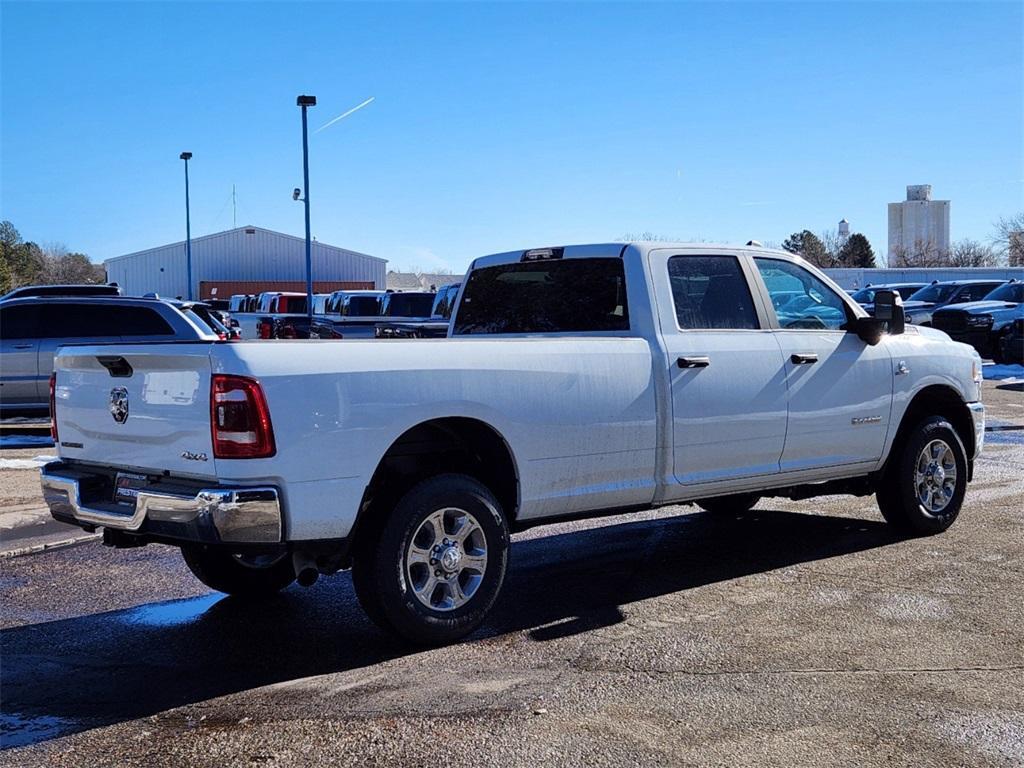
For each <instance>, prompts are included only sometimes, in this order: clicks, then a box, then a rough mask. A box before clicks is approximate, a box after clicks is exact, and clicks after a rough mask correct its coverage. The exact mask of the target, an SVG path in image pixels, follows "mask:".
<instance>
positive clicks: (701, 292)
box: [668, 256, 760, 331]
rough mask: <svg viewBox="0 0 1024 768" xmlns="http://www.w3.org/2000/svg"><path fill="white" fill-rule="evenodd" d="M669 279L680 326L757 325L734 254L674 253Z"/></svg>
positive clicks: (669, 261) (687, 328)
mask: <svg viewBox="0 0 1024 768" xmlns="http://www.w3.org/2000/svg"><path fill="white" fill-rule="evenodd" d="M668 279H669V283H670V284H671V285H672V301H673V302H674V303H675V307H676V322H678V324H679V327H680V328H681V329H682V330H684V331H691V330H700V329H756V328H758V327H760V325H759V323H758V322H757V313H756V312H755V311H754V300H753V299H752V298H751V296H750V288H749V286H748V285H747V280H746V278H745V277H744V276H743V272H742V270H741V269H740V263H739V261H738V260H737V259H736V257H735V256H673V257H672V258H670V259H669V260H668Z"/></svg>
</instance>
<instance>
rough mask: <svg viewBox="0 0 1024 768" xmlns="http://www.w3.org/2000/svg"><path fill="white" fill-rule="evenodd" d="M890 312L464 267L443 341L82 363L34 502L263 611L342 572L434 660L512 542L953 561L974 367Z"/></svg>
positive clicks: (495, 574) (596, 261) (539, 258)
mask: <svg viewBox="0 0 1024 768" xmlns="http://www.w3.org/2000/svg"><path fill="white" fill-rule="evenodd" d="M794 291H799V292H801V293H803V294H806V295H807V296H808V297H809V299H810V301H808V302H801V304H803V307H802V308H801V309H800V310H798V311H793V312H789V313H786V312H783V311H782V310H779V311H777V310H776V309H775V308H774V307H775V302H773V300H772V298H773V295H775V294H780V293H787V294H792V293H793V292H794ZM875 301H876V317H874V318H872V317H868V316H867V314H866V313H865V312H864V310H863V309H861V308H860V307H859V306H858V305H857V304H855V303H854V302H852V301H851V300H850V299H849V298H848V297H847V296H846V294H845V293H844V292H843V291H842V290H841V289H840V288H838V287H837V286H836V285H835V284H834V283H832V282H831V281H830V280H829V279H828V278H827V277H825V276H824V275H823V274H822V273H821V272H819V271H818V270H816V269H814V268H813V267H811V266H809V265H808V264H806V263H805V262H804V261H802V260H801V259H799V258H797V257H795V256H792V255H790V254H788V253H783V252H779V251H772V250H765V249H762V248H753V247H728V246H710V245H704V244H698V245H694V244H688V245H674V244H662V243H657V244H652V243H637V244H629V245H623V244H621V243H619V244H608V245H587V246H573V247H565V248H545V249H535V250H529V251H515V252H511V253H502V254H497V255H493V256H487V257H484V258H480V259H477V260H476V261H475V262H474V263H473V264H472V265H471V268H470V270H469V272H468V273H467V276H466V279H465V280H464V282H463V285H462V289H461V291H460V293H459V297H458V302H457V307H456V310H455V313H454V316H453V320H452V326H451V330H450V332H449V337H448V338H447V339H437V340H408V341H392V342H388V343H382V342H376V341H339V342H332V343H327V342H317V341H298V342H296V341H290V342H264V343H245V342H242V343H218V342H208V343H182V344H124V343H121V344H109V345H97V346H84V347H83V346H79V347H67V348H64V349H63V350H62V351H61V352H60V353H59V355H58V357H57V361H56V374H55V378H54V381H53V382H52V390H53V395H52V396H53V403H54V408H53V413H54V414H55V416H54V419H55V421H54V430H55V439H56V441H57V445H58V446H59V454H60V460H59V461H57V462H55V463H51V464H48V465H47V466H46V467H45V469H44V470H43V473H42V483H43V488H44V491H45V496H46V499H47V502H48V504H49V506H50V509H51V511H52V514H53V516H54V517H56V518H57V519H58V520H62V521H65V522H68V523H71V524H74V525H78V526H81V527H84V528H87V529H93V528H96V527H102V528H103V529H104V537H105V541H106V543H107V544H110V545H113V546H124V547H128V546H138V545H141V544H146V543H150V542H158V543H165V544H171V545H174V546H179V547H181V549H182V552H183V555H184V558H185V562H186V563H187V564H188V566H189V568H191V570H192V571H193V572H194V573H195V575H196V576H197V577H198V578H199V579H201V580H202V581H203V582H204V583H205V584H207V585H209V586H210V587H212V588H213V589H216V590H221V591H224V592H227V593H231V594H235V595H243V596H247V597H248V598H250V599H252V598H258V597H260V596H262V595H266V594H269V593H272V592H275V591H277V590H280V589H282V588H284V587H286V586H288V585H289V584H291V583H292V582H293V581H295V580H296V579H297V580H298V581H299V583H301V584H306V585H308V584H310V583H312V582H313V581H315V580H316V578H317V576H318V575H319V574H328V573H333V572H335V571H338V570H340V569H343V568H349V567H351V568H352V569H353V579H354V583H355V587H356V590H357V594H358V597H359V600H360V602H361V603H362V605H363V606H364V608H365V609H366V611H367V613H368V614H369V615H370V616H371V617H372V618H373V619H374V620H375V621H376V622H377V623H378V624H380V625H381V626H382V627H384V628H386V629H388V630H391V631H393V632H396V633H398V634H399V635H401V636H403V637H405V638H407V639H409V640H412V641H415V642H419V643H443V642H448V641H451V640H454V639H456V638H458V637H460V636H462V635H465V634H466V633H468V632H470V631H472V630H473V629H474V628H476V627H477V626H478V625H480V623H481V622H482V621H483V619H484V617H485V615H486V614H487V612H488V610H489V609H490V608H491V606H492V605H493V604H494V601H495V599H496V598H497V596H498V593H499V590H500V589H501V585H502V580H503V578H504V575H505V570H506V566H507V562H508V554H509V534H510V532H514V531H516V530H520V529H523V528H525V527H528V526H531V525H535V524H538V523H545V522H551V521H555V520H558V519H564V518H567V517H570V516H576V517H579V516H586V515H600V514H609V513H615V512H623V511H627V510H636V509H644V508H650V507H653V506H659V505H668V504H680V503H697V504H699V505H700V506H701V507H702V508H704V509H705V510H708V511H709V512H710V513H737V512H743V511H746V510H748V509H750V508H751V507H752V506H753V505H754V504H755V503H757V501H758V499H760V498H761V497H769V496H785V497H789V498H796V499H800V498H809V497H812V496H816V495H823V494H835V493H846V494H856V495H868V494H872V493H874V494H876V495H877V497H878V504H879V507H880V508H881V512H882V514H883V515H884V516H885V518H886V519H887V520H888V521H889V522H890V523H891V524H893V525H894V526H897V527H898V528H899V529H901V530H903V531H906V532H908V533H911V534H930V533H938V532H940V531H943V530H945V529H946V528H947V527H949V526H950V525H951V524H952V523H953V521H954V520H955V519H956V517H957V515H958V514H959V512H960V509H961V505H962V503H963V500H964V493H965V491H966V487H967V482H968V480H970V478H971V473H972V469H973V462H974V459H975V457H976V456H977V454H978V452H979V451H980V450H981V446H982V439H983V435H984V408H983V407H982V405H981V402H980V383H981V360H980V358H979V357H978V355H977V354H976V353H975V352H974V350H973V349H972V348H971V347H968V346H966V345H964V344H959V343H955V342H952V341H950V339H949V338H948V337H947V336H945V335H944V334H943V333H941V332H939V331H935V330H932V329H927V328H917V327H914V326H907V327H905V328H904V324H903V314H902V306H901V305H900V302H899V299H898V298H897V297H896V296H895V295H893V294H891V293H887V292H880V293H879V295H878V296H877V297H876V299H875Z"/></svg>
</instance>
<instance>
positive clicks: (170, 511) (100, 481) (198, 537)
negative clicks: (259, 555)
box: [42, 461, 282, 544]
mask: <svg viewBox="0 0 1024 768" xmlns="http://www.w3.org/2000/svg"><path fill="white" fill-rule="evenodd" d="M109 480H110V478H109V475H105V474H103V473H98V472H91V471H89V470H88V469H84V468H79V467H77V466H71V465H68V464H65V463H63V462H59V461H58V462H53V463H50V464H47V465H46V466H44V467H43V469H42V486H43V498H44V500H45V501H46V504H47V506H49V508H50V514H52V515H53V517H54V518H55V519H57V520H60V521H61V522H70V523H74V524H77V525H81V526H102V527H104V528H109V529H113V530H119V531H125V532H126V533H137V534H153V533H155V534H160V535H164V536H168V537H170V538H174V539H181V540H184V541H195V542H201V543H210V544H214V543H230V544H277V543H280V542H281V535H282V520H281V503H280V497H279V495H278V492H277V489H276V488H271V487H250V488H247V487H234V488H232V487H223V486H221V487H215V488H197V489H196V490H195V491H191V490H188V491H183V492H181V493H171V492H168V491H166V490H163V489H160V490H157V489H155V488H142V489H139V491H138V495H137V496H136V502H135V507H134V509H133V508H132V507H131V506H130V505H127V504H119V503H114V502H113V501H110V498H111V497H110V496H109V495H108V494H107V493H106V490H107V489H109V487H110V485H109Z"/></svg>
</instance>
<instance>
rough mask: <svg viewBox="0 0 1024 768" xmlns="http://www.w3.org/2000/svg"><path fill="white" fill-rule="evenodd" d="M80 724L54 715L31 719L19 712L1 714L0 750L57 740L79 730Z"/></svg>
mask: <svg viewBox="0 0 1024 768" xmlns="http://www.w3.org/2000/svg"><path fill="white" fill-rule="evenodd" d="M77 726H78V723H76V722H75V721H74V720H65V719H64V718H61V717H53V716H52V715H39V716H38V717H29V716H27V715H21V714H18V713H17V712H13V713H11V712H4V713H2V714H0V749H9V748H11V747H24V746H26V745H28V744H36V743H38V742H40V741H46V740H47V739H55V738H57V737H58V736H63V735H64V734H65V733H70V732H72V731H74V730H77Z"/></svg>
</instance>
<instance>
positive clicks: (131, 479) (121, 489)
mask: <svg viewBox="0 0 1024 768" xmlns="http://www.w3.org/2000/svg"><path fill="white" fill-rule="evenodd" d="M147 483H148V478H147V477H146V476H145V475H135V474H132V473H131V472H118V473H117V477H116V478H115V480H114V501H116V502H117V503H119V504H131V505H132V506H134V505H135V501H136V499H137V498H138V496H139V489H140V488H143V487H145V486H146V485H147Z"/></svg>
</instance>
